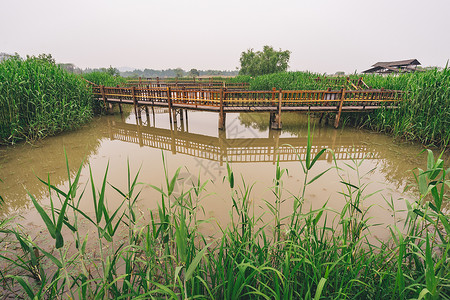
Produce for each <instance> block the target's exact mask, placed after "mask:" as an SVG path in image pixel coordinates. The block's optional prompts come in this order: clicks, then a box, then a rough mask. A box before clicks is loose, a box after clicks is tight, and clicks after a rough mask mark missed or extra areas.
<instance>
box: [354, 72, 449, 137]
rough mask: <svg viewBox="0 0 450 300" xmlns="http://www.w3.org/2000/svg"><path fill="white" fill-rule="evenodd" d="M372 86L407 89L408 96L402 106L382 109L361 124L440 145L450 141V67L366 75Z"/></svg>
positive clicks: (360, 121)
mask: <svg viewBox="0 0 450 300" xmlns="http://www.w3.org/2000/svg"><path fill="white" fill-rule="evenodd" d="M364 81H365V82H366V83H367V84H368V85H369V86H371V87H374V88H381V87H384V88H386V89H396V90H403V91H406V92H407V93H408V100H407V101H405V102H403V103H401V105H400V109H398V110H380V111H377V112H375V113H374V114H370V115H369V116H368V118H366V119H365V120H359V122H358V123H359V124H362V125H364V126H367V127H369V128H372V129H375V130H379V131H385V132H389V133H393V134H394V135H396V136H401V137H405V138H407V139H412V140H418V141H420V142H422V143H424V144H435V145H438V146H443V145H448V143H449V142H450V69H449V68H445V69H443V70H441V71H439V70H437V69H435V70H430V71H426V72H416V73H409V74H402V75H398V76H385V77H383V76H376V75H371V76H365V77H364Z"/></svg>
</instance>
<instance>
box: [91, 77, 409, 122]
mask: <svg viewBox="0 0 450 300" xmlns="http://www.w3.org/2000/svg"><path fill="white" fill-rule="evenodd" d="M93 92H94V95H95V96H96V97H97V99H98V100H99V101H103V104H104V105H105V108H106V107H107V104H108V103H110V104H111V103H117V104H119V108H120V110H121V111H122V104H132V105H133V106H134V111H135V114H136V116H137V117H138V118H139V117H140V113H141V108H144V109H145V111H146V113H147V114H148V107H167V108H168V110H169V118H170V122H171V123H172V122H177V114H178V115H182V113H180V111H181V112H182V110H184V109H188V110H203V111H213V112H217V113H219V129H224V128H225V116H226V113H231V112H233V113H240V112H270V113H271V118H270V122H271V124H270V125H271V128H272V129H281V125H282V123H281V113H282V112H287V111H307V112H308V111H310V112H320V113H326V112H334V113H336V119H335V124H334V125H335V127H338V125H339V120H340V116H341V113H342V112H361V111H370V110H375V109H380V108H382V107H383V108H387V109H392V108H396V105H397V103H398V102H399V101H402V100H403V97H404V94H403V92H401V91H394V90H384V89H380V90H375V89H365V90H361V89H358V90H346V89H341V90H332V89H331V88H329V89H328V90H309V91H302V90H298V91H292V90H276V89H273V90H271V91H248V90H242V89H240V90H235V89H226V88H220V89H210V88H209V89H199V88H197V89H188V88H186V87H170V86H167V87H150V86H149V87H135V86H132V87H105V86H93Z"/></svg>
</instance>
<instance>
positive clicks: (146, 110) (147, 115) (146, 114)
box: [145, 105, 150, 123]
mask: <svg viewBox="0 0 450 300" xmlns="http://www.w3.org/2000/svg"><path fill="white" fill-rule="evenodd" d="M145 116H146V117H147V123H150V114H149V113H148V106H147V105H146V106H145Z"/></svg>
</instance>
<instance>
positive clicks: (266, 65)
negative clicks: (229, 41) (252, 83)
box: [239, 46, 291, 76]
mask: <svg viewBox="0 0 450 300" xmlns="http://www.w3.org/2000/svg"><path fill="white" fill-rule="evenodd" d="M290 56H291V51H289V50H285V51H282V50H281V49H280V50H279V51H276V50H274V49H273V47H272V46H264V48H263V51H256V52H254V51H253V49H248V50H247V51H246V52H242V53H241V58H240V61H241V69H240V70H239V75H250V76H257V75H264V74H271V73H277V72H284V71H286V70H287V68H288V67H289V65H288V63H289V58H290Z"/></svg>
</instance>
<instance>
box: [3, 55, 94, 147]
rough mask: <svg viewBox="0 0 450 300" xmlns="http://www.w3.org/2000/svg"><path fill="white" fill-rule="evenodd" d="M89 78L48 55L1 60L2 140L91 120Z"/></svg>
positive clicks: (44, 133)
mask: <svg viewBox="0 0 450 300" xmlns="http://www.w3.org/2000/svg"><path fill="white" fill-rule="evenodd" d="M92 101H93V100H92V92H91V90H90V88H89V87H88V86H87V84H86V82H85V81H84V80H82V79H81V78H80V77H78V76H77V75H74V74H70V73H68V72H66V71H65V70H63V69H62V68H61V67H59V66H57V65H56V64H55V63H54V62H53V61H51V60H48V59H46V58H45V57H44V56H40V57H28V58H27V59H22V58H20V57H18V56H15V57H11V58H9V59H6V60H4V61H2V62H1V63H0V143H4V144H12V143H16V142H17V141H19V140H25V139H32V140H34V139H39V138H43V137H45V136H48V135H53V134H56V133H58V132H61V131H65V130H70V129H73V128H76V127H78V126H79V125H80V124H83V123H85V122H87V121H88V120H90V119H91V118H92V116H93V113H92V105H93V104H92Z"/></svg>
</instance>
